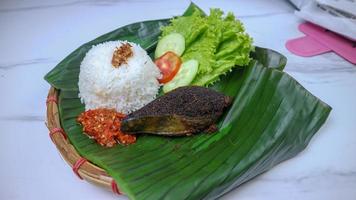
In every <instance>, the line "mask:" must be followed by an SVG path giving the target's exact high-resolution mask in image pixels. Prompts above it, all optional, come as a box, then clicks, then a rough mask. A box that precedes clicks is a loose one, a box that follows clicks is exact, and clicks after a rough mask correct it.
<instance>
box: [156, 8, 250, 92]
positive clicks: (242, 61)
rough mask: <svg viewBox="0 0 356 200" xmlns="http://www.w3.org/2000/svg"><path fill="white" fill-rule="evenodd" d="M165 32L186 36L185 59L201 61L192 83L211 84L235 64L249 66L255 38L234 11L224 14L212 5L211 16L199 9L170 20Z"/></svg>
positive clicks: (165, 33) (164, 33)
mask: <svg viewBox="0 0 356 200" xmlns="http://www.w3.org/2000/svg"><path fill="white" fill-rule="evenodd" d="M162 32H163V33H162V36H165V35H168V34H170V33H180V34H182V35H183V36H184V38H185V40H186V50H185V52H184V54H183V55H182V59H183V61H187V60H190V59H196V60H198V62H199V71H198V75H197V76H196V78H195V79H194V80H193V83H192V84H193V85H200V86H204V85H209V84H211V83H213V82H214V81H216V80H218V79H219V76H220V75H222V74H225V73H226V72H228V71H231V69H232V68H233V67H235V66H246V65H247V64H248V63H249V62H250V60H251V58H250V52H251V51H252V50H253V46H252V38H251V37H249V35H248V34H246V33H245V29H244V27H243V25H242V23H241V22H240V21H238V20H237V19H236V18H235V16H234V15H233V14H232V13H228V14H227V15H226V16H225V17H224V13H223V12H222V11H221V10H220V9H211V10H210V15H209V16H204V13H203V12H202V11H201V10H198V9H196V10H194V11H193V13H192V15H190V16H182V17H178V18H175V19H173V20H171V24H170V25H169V26H166V27H164V28H163V29H162Z"/></svg>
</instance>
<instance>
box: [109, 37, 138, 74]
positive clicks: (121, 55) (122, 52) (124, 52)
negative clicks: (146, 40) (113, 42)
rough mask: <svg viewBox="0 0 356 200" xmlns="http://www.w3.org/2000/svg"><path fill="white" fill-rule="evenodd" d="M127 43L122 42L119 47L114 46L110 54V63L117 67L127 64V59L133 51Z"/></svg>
mask: <svg viewBox="0 0 356 200" xmlns="http://www.w3.org/2000/svg"><path fill="white" fill-rule="evenodd" d="M131 47H132V46H131V45H130V44H129V43H125V44H122V45H121V46H120V47H119V48H117V47H116V49H115V51H114V54H113V56H112V60H111V64H112V65H113V66H114V67H115V68H118V67H120V65H121V64H127V60H128V59H129V58H130V57H131V56H133V52H132V49H131Z"/></svg>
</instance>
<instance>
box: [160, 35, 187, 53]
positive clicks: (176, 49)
mask: <svg viewBox="0 0 356 200" xmlns="http://www.w3.org/2000/svg"><path fill="white" fill-rule="evenodd" d="M184 50H185V39H184V37H183V35H181V34H179V33H171V34H169V35H166V36H164V37H162V38H161V39H160V40H159V41H158V44H157V47H156V51H155V58H158V57H160V56H162V55H163V54H165V53H166V52H167V51H172V52H173V53H175V54H177V55H178V56H181V55H182V54H183V52H184Z"/></svg>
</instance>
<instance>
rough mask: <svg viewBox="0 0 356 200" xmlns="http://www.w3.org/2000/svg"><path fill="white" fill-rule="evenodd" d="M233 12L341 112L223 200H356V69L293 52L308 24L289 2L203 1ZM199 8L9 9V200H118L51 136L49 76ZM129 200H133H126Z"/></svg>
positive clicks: (67, 1)
mask: <svg viewBox="0 0 356 200" xmlns="http://www.w3.org/2000/svg"><path fill="white" fill-rule="evenodd" d="M195 3H196V4H197V5H198V6H200V7H202V8H203V10H205V11H208V9H209V8H210V7H218V8H221V9H223V10H224V11H232V12H234V13H235V14H236V16H238V17H239V19H241V21H243V23H244V24H245V27H246V29H247V32H248V33H249V34H250V35H251V36H253V37H254V40H255V44H256V45H259V46H263V47H268V48H271V49H275V50H277V51H279V52H281V53H282V54H284V55H286V56H287V58H288V64H287V67H286V69H285V71H286V72H287V73H289V74H290V75H291V76H293V77H294V78H295V79H297V80H298V81H299V82H300V83H301V84H302V85H303V86H304V87H306V88H307V89H308V90H309V91H311V92H312V93H313V94H314V95H316V96H317V97H319V98H320V99H322V100H323V101H325V102H326V103H328V104H329V105H331V106H332V107H333V110H332V112H331V114H330V117H329V119H328V120H327V122H326V123H325V125H324V126H323V127H322V128H321V129H320V131H319V132H318V133H317V134H316V135H315V137H314V138H313V139H312V141H311V143H310V145H309V146H308V147H307V148H306V150H304V151H303V152H302V153H300V154H299V155H298V156H296V157H295V158H293V159H291V160H289V161H286V162H283V163H282V164H280V165H278V166H277V167H275V168H273V169H272V170H270V171H269V172H267V173H265V174H263V175H261V176H259V177H258V178H256V179H254V180H252V181H250V182H249V183H247V184H244V185H243V186H241V187H239V188H238V189H235V190H234V191H232V192H230V193H229V194H227V195H225V196H224V197H223V199H225V200H231V199H239V200H252V199H253V200H262V199H274V200H279V199H281V200H282V199H283V200H285V199H303V200H308V199H323V200H328V199H346V200H348V199H350V200H351V199H356V155H355V153H356V106H355V104H356V67H355V66H354V65H352V64H350V63H347V62H346V61H344V60H343V59H342V58H340V57H338V56H337V55H335V54H332V53H327V54H324V55H320V56H316V57H312V58H303V57H297V56H294V55H292V54H291V53H289V52H288V51H287V50H286V48H285V47H284V44H285V42H286V41H287V40H288V39H291V38H295V37H299V36H301V35H302V34H301V33H300V32H298V31H297V25H298V24H299V23H300V22H301V20H299V19H298V18H297V17H296V16H295V15H294V14H293V11H294V10H293V7H292V6H291V5H290V4H289V3H288V2H287V1H282V0H274V1H262V0H259V1H258V0H252V1H251V0H250V1H248V0H240V1H212V0H211V1H195ZM188 5H189V1H187V0H186V1H178V0H176V1H168V0H166V1H159V0H130V1H129V0H121V1H120V0H117V1H115V0H101V1H93V0H64V1H57V2H56V1H42V0H27V1H25V0H6V1H4V0H1V1H0V199H6V200H7V199H66V200H78V199H88V200H90V199H100V200H105V199H117V198H118V196H116V195H114V194H112V193H111V192H108V191H105V190H103V189H101V188H97V187H96V186H93V185H91V184H89V183H86V182H84V181H80V180H79V179H78V178H77V177H76V176H75V175H74V174H73V173H72V171H71V169H70V167H69V166H67V164H66V163H65V162H64V161H63V160H62V159H61V158H60V156H59V154H58V152H57V150H56V148H55V146H54V145H53V144H52V143H51V140H50V139H49V137H48V130H47V129H46V127H45V124H44V121H45V109H46V108H45V98H46V95H47V91H48V89H49V85H48V84H47V83H46V82H45V81H44V80H43V76H44V75H45V74H46V73H47V72H48V71H49V70H50V69H52V68H53V67H54V66H55V65H56V64H57V63H58V62H59V61H60V60H62V59H63V58H64V57H65V56H66V55H68V54H69V53H70V52H72V51H73V50H74V49H76V48H77V47H78V46H80V45H81V44H83V43H85V42H87V41H89V40H92V39H94V38H96V37H98V36H100V35H102V34H104V33H106V32H109V31H111V30H113V29H116V28H118V27H120V26H123V25H126V24H129V23H133V22H137V21H142V20H149V19H160V18H168V17H172V16H175V15H180V14H181V13H182V12H183V11H184V10H185V8H186V7H187V6H188ZM121 198H122V199H125V198H124V197H121Z"/></svg>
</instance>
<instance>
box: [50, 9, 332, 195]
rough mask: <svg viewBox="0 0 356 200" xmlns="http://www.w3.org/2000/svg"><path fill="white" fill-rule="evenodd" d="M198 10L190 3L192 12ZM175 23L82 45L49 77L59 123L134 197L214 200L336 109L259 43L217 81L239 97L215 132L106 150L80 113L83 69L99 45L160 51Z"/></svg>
mask: <svg viewBox="0 0 356 200" xmlns="http://www.w3.org/2000/svg"><path fill="white" fill-rule="evenodd" d="M196 8H197V7H196V6H195V5H194V4H191V6H190V7H189V8H188V10H187V11H186V12H185V15H189V14H190V13H191V12H192V10H193V9H196ZM168 23H169V20H167V19H163V20H154V21H145V22H139V23H134V24H130V25H127V26H124V27H122V28H119V29H117V30H115V31H112V32H110V33H108V34H105V35H103V36H101V37H99V38H97V39H95V40H93V41H91V42H89V43H86V44H84V45H83V46H81V47H79V48H78V49H77V50H75V51H74V52H73V53H71V54H70V55H69V56H68V57H66V58H65V59H64V60H63V61H62V62H60V63H59V64H58V65H57V66H56V67H55V68H54V69H53V70H52V71H51V72H49V73H48V74H47V75H46V76H45V79H46V80H47V81H48V82H49V83H50V84H51V85H52V86H54V87H55V88H57V89H58V90H59V111H60V120H61V124H62V126H63V128H64V130H65V132H66V133H67V135H68V137H69V140H70V142H71V143H72V144H73V145H74V147H75V148H76V150H77V151H78V152H79V153H80V154H81V155H82V156H83V157H85V158H87V159H88V160H90V161H91V162H92V163H95V164H96V165H98V166H100V167H101V168H103V169H105V170H106V171H107V172H108V173H109V174H110V175H111V176H112V177H113V178H114V179H115V180H116V182H117V184H118V186H119V188H120V190H121V191H122V192H123V193H124V194H125V195H127V196H128V197H129V198H130V199H145V200H146V199H154V200H158V199H215V198H218V197H220V196H222V195H223V194H225V193H227V192H229V191H230V190H232V189H234V188H236V187H238V186H239V185H241V184H242V183H244V182H246V181H248V180H250V179H252V178H253V177H255V176H257V175H259V174H261V173H263V172H265V171H267V170H268V169H270V168H272V167H273V166H275V165H276V164H278V163H280V162H282V161H284V160H286V159H289V158H291V157H293V156H295V155H296V154H297V153H299V152H300V151H302V150H303V149H304V148H305V147H306V145H307V144H308V143H309V141H310V139H311V137H312V136H313V135H314V134H315V133H316V132H317V130H318V129H319V128H320V127H321V126H322V124H323V123H324V122H325V120H326V119H327V117H328V115H329V113H330V111H331V108H330V107H329V106H328V105H327V104H325V103H323V102H322V101H320V100H319V99H318V98H316V97H315V96H313V95H312V94H311V93H309V92H308V91H307V90H306V89H305V88H303V87H302V86H301V85H300V84H299V83H298V82H297V81H295V80H294V79H293V78H292V77H290V76H289V75H288V74H286V73H284V72H283V71H282V70H283V68H284V66H285V65H286V58H285V57H284V56H283V55H281V54H279V53H278V52H275V51H273V50H269V49H265V48H260V47H256V50H255V52H253V53H252V57H253V58H254V59H253V61H252V62H251V63H250V64H249V66H245V67H239V68H236V69H234V70H233V71H232V72H231V73H229V74H227V75H225V76H223V77H221V80H220V81H219V82H217V83H216V84H215V85H213V86H212V88H213V89H215V90H218V91H221V92H223V93H225V94H227V95H230V96H233V97H234V102H233V104H232V106H231V107H230V109H229V110H228V111H227V112H226V114H225V115H224V116H223V117H222V119H221V120H220V122H219V124H218V125H219V131H218V132H216V133H214V134H197V135H195V136H192V137H180V138H170V137H160V136H151V135H143V136H140V137H139V138H138V140H137V143H135V144H133V145H129V146H121V145H116V146H115V147H113V148H105V147H101V146H100V145H98V144H96V143H95V141H93V140H91V139H89V138H88V137H87V136H86V135H84V134H83V132H82V127H81V126H80V125H78V124H77V122H76V117H77V116H78V115H79V114H80V113H81V112H83V111H84V105H83V104H81V102H80V99H79V98H78V86H77V83H78V74H79V66H80V62H81V61H82V59H83V57H84V56H85V53H86V52H87V51H88V50H89V49H90V48H91V46H92V45H93V44H98V43H101V42H104V41H108V40H119V39H120V40H128V41H132V42H135V43H138V44H140V45H141V46H142V47H143V48H144V49H146V50H147V51H148V52H149V53H152V52H153V51H154V48H155V45H156V43H157V39H158V36H159V35H160V27H161V26H164V25H167V24H168Z"/></svg>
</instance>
